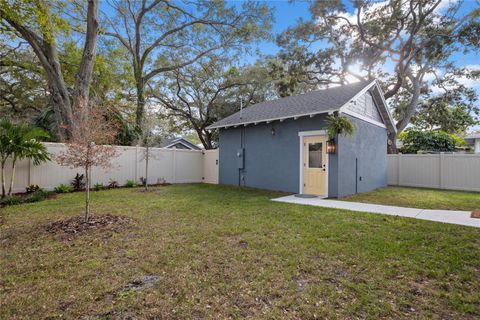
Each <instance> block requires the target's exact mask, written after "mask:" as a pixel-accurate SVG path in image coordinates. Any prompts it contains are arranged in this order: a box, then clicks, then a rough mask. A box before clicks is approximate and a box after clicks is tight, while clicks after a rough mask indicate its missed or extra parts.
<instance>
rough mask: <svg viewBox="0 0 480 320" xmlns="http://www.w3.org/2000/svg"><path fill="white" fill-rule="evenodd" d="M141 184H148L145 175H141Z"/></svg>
mask: <svg viewBox="0 0 480 320" xmlns="http://www.w3.org/2000/svg"><path fill="white" fill-rule="evenodd" d="M140 185H141V186H146V185H147V179H146V178H144V177H140Z"/></svg>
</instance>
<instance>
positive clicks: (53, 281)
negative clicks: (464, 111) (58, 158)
mask: <svg viewBox="0 0 480 320" xmlns="http://www.w3.org/2000/svg"><path fill="white" fill-rule="evenodd" d="M279 195H280V194H276V193H273V192H266V191H259V190H252V189H239V188H234V187H225V186H215V185H201V184H193V185H173V186H167V187H158V188H155V189H154V190H153V191H151V192H141V191H140V189H117V190H109V191H100V192H94V193H93V195H92V196H93V203H92V208H93V210H94V211H95V212H96V213H97V214H102V213H110V214H115V215H124V216H128V217H131V218H132V223H131V225H130V226H129V227H128V228H124V229H123V230H120V231H117V232H113V231H105V232H100V231H89V232H88V233H85V234H81V235H78V236H77V237H75V238H74V239H73V240H65V239H64V238H63V237H61V236H60V235H55V234H51V233H49V232H47V231H46V230H45V227H44V226H45V225H46V224H47V223H49V222H52V221H56V220H59V219H62V218H66V217H71V216H74V215H78V214H81V212H82V205H83V194H81V193H75V194H67V195H61V196H58V197H57V198H55V199H51V200H47V201H44V202H40V203H32V204H25V205H19V206H13V207H8V208H3V209H0V250H1V251H0V319H11V318H15V319H22V318H23V319H38V318H49V319H53V318H68V319H79V318H82V319H126V318H134V319H137V318H161V319H173V318H176V319H201V318H208V319H221V318H252V319H258V318H265V319H272V318H276V319H314V318H316V317H318V318H329V319H335V318H338V319H353V318H370V319H377V318H405V319H407V318H408V319H411V318H416V319H431V318H436V319H440V318H443V319H450V318H457V319H458V318H463V319H478V318H479V317H480V304H479V303H478V302H479V301H480V259H479V257H480V230H479V229H475V228H469V227H462V226H456V225H447V224H441V223H435V222H429V221H421V220H415V219H408V218H400V217H393V216H383V215H374V214H367V213H356V212H348V211H341V210H332V209H325V208H319V207H309V206H300V205H293V204H285V203H277V202H272V201H270V200H269V199H270V198H272V197H276V196H279ZM144 275H156V276H158V277H160V281H159V282H157V283H156V284H155V285H154V286H153V287H151V288H148V289H146V290H143V291H133V290H131V291H126V292H122V293H119V289H120V288H122V287H124V286H125V285H126V284H127V283H128V282H129V281H131V280H132V279H135V278H137V277H140V276H144Z"/></svg>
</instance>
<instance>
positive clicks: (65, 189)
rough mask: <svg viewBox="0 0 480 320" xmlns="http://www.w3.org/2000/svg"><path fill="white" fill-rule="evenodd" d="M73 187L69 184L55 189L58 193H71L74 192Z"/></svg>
mask: <svg viewBox="0 0 480 320" xmlns="http://www.w3.org/2000/svg"><path fill="white" fill-rule="evenodd" d="M73 191H74V190H73V187H72V186H69V185H68V184H63V183H62V184H60V185H58V187H55V192H56V193H70V192H73Z"/></svg>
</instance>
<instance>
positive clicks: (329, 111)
mask: <svg viewBox="0 0 480 320" xmlns="http://www.w3.org/2000/svg"><path fill="white" fill-rule="evenodd" d="M337 110H338V109H331V110H325V111H319V112H311V113H302V114H295V115H291V116H286V117H280V118H271V119H265V120H260V121H259V120H254V121H249V122H239V123H232V124H228V125H219V126H208V127H207V129H208V130H211V129H217V128H230V127H234V128H236V127H238V126H240V125H244V126H247V125H249V124H253V123H256V124H258V123H262V122H266V123H270V122H272V121H276V120H279V121H280V122H283V121H284V120H286V119H292V118H300V117H306V116H310V117H313V116H316V115H318V114H323V113H329V114H331V113H333V112H335V111H337Z"/></svg>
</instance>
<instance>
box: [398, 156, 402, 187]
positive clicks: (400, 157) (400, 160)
mask: <svg viewBox="0 0 480 320" xmlns="http://www.w3.org/2000/svg"><path fill="white" fill-rule="evenodd" d="M401 163H402V154H401V153H400V152H399V153H397V186H400V185H401V184H400V177H401V175H400V174H401V172H402V171H401V170H400V164H401Z"/></svg>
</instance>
